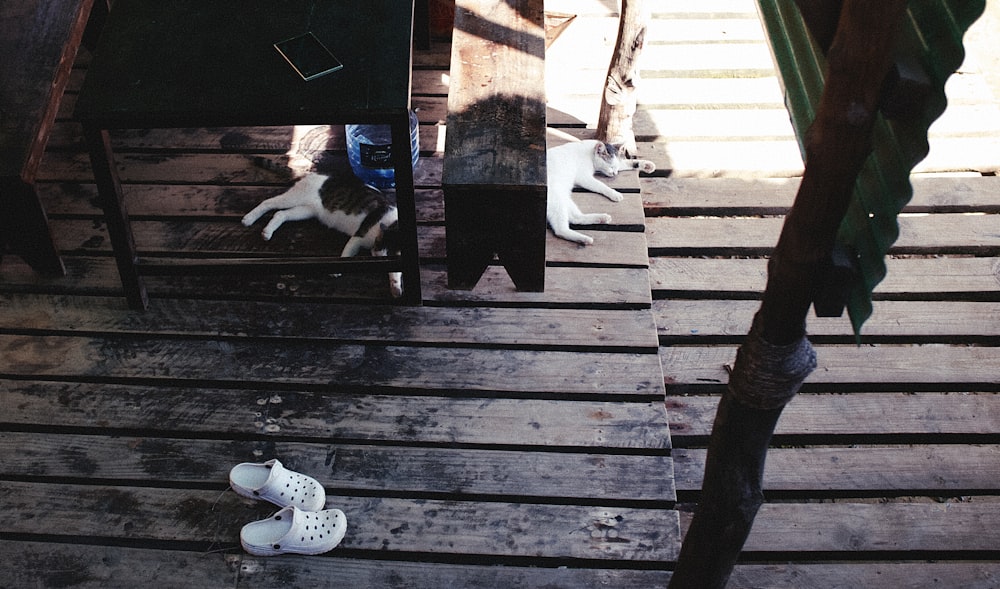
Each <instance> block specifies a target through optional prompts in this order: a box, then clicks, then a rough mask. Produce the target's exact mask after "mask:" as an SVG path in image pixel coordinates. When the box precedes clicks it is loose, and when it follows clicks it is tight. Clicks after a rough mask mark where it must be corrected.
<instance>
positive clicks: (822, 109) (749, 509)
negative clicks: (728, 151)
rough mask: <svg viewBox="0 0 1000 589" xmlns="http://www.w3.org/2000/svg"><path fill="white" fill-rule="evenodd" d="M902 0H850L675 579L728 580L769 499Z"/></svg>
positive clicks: (704, 588) (708, 584) (688, 582)
mask: <svg viewBox="0 0 1000 589" xmlns="http://www.w3.org/2000/svg"><path fill="white" fill-rule="evenodd" d="M905 7H906V0H886V1H885V2H869V1H867V0H845V2H844V3H843V7H842V9H841V12H840V17H839V20H838V24H837V28H836V33H835V35H834V38H833V41H832V44H831V46H830V50H829V52H828V56H827V69H828V74H827V80H826V86H825V88H824V89H823V95H822V98H821V99H820V104H819V109H818V110H817V114H816V119H815V120H814V121H813V124H812V125H811V127H810V129H809V132H808V135H807V138H806V167H805V172H804V174H803V177H802V182H801V184H800V186H799V191H798V195H797V196H796V199H795V204H794V205H793V207H792V209H791V211H790V212H789V214H788V216H787V217H786V219H785V223H784V226H783V228H782V232H781V237H780V238H779V240H778V244H777V246H776V247H775V250H774V254H773V255H772V257H771V260H770V263H769V265H768V282H767V287H766V289H765V291H764V297H763V301H762V303H761V307H760V310H759V311H758V313H757V316H756V317H755V319H754V325H753V327H752V328H751V330H750V334H749V335H748V337H747V341H746V342H745V343H744V344H743V345H742V346H741V347H740V350H739V352H738V354H737V360H736V364H735V366H734V368H733V372H732V374H731V376H730V380H729V386H728V388H727V390H726V392H725V394H724V395H723V398H722V400H721V401H720V403H719V409H718V412H717V413H716V419H715V424H714V427H713V430H712V437H711V441H710V442H709V449H708V457H707V459H706V464H705V478H704V483H703V485H702V492H701V497H700V499H699V501H698V507H697V510H696V512H695V516H694V519H693V521H692V523H691V527H690V529H689V530H688V532H687V537H686V538H685V539H684V544H683V546H682V548H681V553H680V557H679V559H678V563H677V568H676V570H675V571H674V574H673V577H672V578H671V581H670V587H671V589H682V588H699V589H711V588H720V589H721V588H723V587H725V585H726V582H727V580H728V579H729V576H730V574H731V573H732V570H733V566H734V565H735V563H736V560H737V558H738V557H739V553H740V551H741V550H742V548H743V543H744V542H745V541H746V538H747V536H748V535H749V533H750V528H751V526H752V525H753V520H754V517H755V516H756V514H757V510H758V508H759V507H760V505H761V503H762V502H763V494H762V491H761V488H762V483H763V472H764V459H765V457H766V454H767V446H768V443H769V441H770V439H771V435H772V434H773V432H774V426H775V424H776V423H777V420H778V417H779V416H780V414H781V411H782V409H783V408H784V406H785V404H787V402H788V401H789V400H791V398H792V397H793V396H794V395H795V394H796V393H797V392H798V389H799V387H800V386H801V383H802V381H803V380H804V379H805V378H806V376H808V374H809V372H811V370H812V368H813V367H814V364H813V363H814V362H815V357H814V355H813V354H812V349H811V347H810V346H809V343H808V340H807V339H806V315H807V313H808V311H809V306H810V305H811V304H812V302H813V299H814V298H815V296H816V290H817V285H819V284H820V283H821V280H820V279H821V277H822V274H823V271H824V270H823V269H824V266H825V264H826V261H827V260H829V258H830V255H831V252H832V250H833V246H834V238H835V236H836V234H837V230H838V228H839V226H840V223H841V221H842V219H843V216H844V213H845V211H846V209H847V205H848V203H849V201H850V196H851V193H852V187H853V184H854V182H855V179H856V178H857V175H858V172H859V171H860V169H861V166H862V164H863V163H864V161H865V159H866V158H867V157H868V155H869V153H870V151H871V136H872V128H873V125H874V122H875V118H876V111H877V109H878V100H879V92H880V89H881V87H882V81H883V79H884V78H885V75H886V72H887V71H888V69H889V64H890V61H891V55H892V48H893V44H894V40H895V37H896V33H897V30H898V28H899V24H900V23H901V21H902V16H903V12H904V10H905Z"/></svg>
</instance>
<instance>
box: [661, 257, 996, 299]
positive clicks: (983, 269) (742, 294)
mask: <svg viewBox="0 0 1000 589" xmlns="http://www.w3.org/2000/svg"><path fill="white" fill-rule="evenodd" d="M886 267H887V268H888V275H887V276H886V277H885V279H884V280H883V281H882V282H881V283H879V285H878V286H877V287H876V288H875V298H894V299H906V298H910V299H913V298H917V299H929V298H948V299H952V298H955V297H961V298H972V299H973V300H997V297H998V294H1000V258H996V257H977V258H966V257H950V258H902V259H900V258H891V257H890V258H888V259H886ZM649 279H650V284H652V287H653V290H654V291H658V293H663V294H665V293H672V294H674V295H675V296H676V295H683V296H691V295H696V296H704V295H705V293H711V294H709V295H708V296H710V297H712V298H746V297H752V298H758V297H759V296H760V294H761V293H762V292H763V291H764V285H765V282H766V280H767V260H765V259H699V258H661V257H657V258H651V259H650V262H649Z"/></svg>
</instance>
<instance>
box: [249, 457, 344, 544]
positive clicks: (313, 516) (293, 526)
mask: <svg viewBox="0 0 1000 589" xmlns="http://www.w3.org/2000/svg"><path fill="white" fill-rule="evenodd" d="M229 485H230V486H231V487H232V488H233V490H234V491H236V493H237V494H239V495H242V496H243V497H249V498H251V499H263V500H265V501H270V502H271V503H274V504H275V505H277V506H278V507H281V508H282V509H281V511H279V512H277V513H275V514H274V515H272V516H271V517H269V518H268V519H265V520H261V521H257V522H252V523H249V524H247V525H245V526H243V529H242V530H241V531H240V543H241V544H242V545H243V549H244V550H246V551H247V552H249V553H250V554H253V555H254V556H276V555H278V554H322V553H324V552H328V551H330V550H333V549H334V548H336V547H337V545H338V544H340V541H341V540H343V539H344V534H345V533H346V532H347V516H345V515H344V512H343V511H341V510H339V509H324V507H325V506H326V491H324V490H323V485H321V484H319V482H318V481H317V480H316V479H314V478H312V477H309V476H306V475H303V474H299V473H297V472H294V471H291V470H288V469H287V468H285V467H284V466H282V465H281V462H279V461H278V460H268V461H267V462H264V463H261V464H258V463H253V462H244V463H242V464H238V465H236V466H234V467H233V469H232V470H231V471H230V472H229Z"/></svg>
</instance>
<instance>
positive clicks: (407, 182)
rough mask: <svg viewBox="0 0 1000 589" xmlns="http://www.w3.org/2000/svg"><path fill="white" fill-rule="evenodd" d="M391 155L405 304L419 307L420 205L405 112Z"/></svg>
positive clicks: (395, 129) (394, 131)
mask: <svg viewBox="0 0 1000 589" xmlns="http://www.w3.org/2000/svg"><path fill="white" fill-rule="evenodd" d="M391 130H392V155H393V159H394V160H395V161H394V162H393V165H394V166H395V179H396V209H397V210H398V212H399V231H400V237H401V238H402V241H403V247H402V252H401V257H402V262H403V302H404V303H406V304H408V305H419V304H421V302H422V300H423V299H422V297H421V293H420V253H419V251H418V246H417V204H416V197H415V196H414V194H413V165H412V159H411V158H412V153H411V149H410V117H409V114H408V113H404V114H403V115H401V116H400V117H397V118H396V119H395V120H394V121H393V122H392V125H391Z"/></svg>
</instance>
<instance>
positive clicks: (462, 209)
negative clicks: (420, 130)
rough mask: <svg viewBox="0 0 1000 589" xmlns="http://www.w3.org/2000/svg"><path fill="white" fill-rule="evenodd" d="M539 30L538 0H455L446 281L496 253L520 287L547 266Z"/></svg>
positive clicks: (479, 270) (464, 280)
mask: <svg viewBox="0 0 1000 589" xmlns="http://www.w3.org/2000/svg"><path fill="white" fill-rule="evenodd" d="M544 80H545V29H544V10H543V3H542V1H541V0H517V1H513V2H508V1H504V0H459V1H458V2H457V5H456V12H455V32H454V36H453V40H452V57H451V87H450V91H449V95H448V133H447V137H446V142H445V158H444V170H443V176H442V185H443V187H444V195H445V211H446V212H445V216H446V223H447V228H448V236H447V248H448V282H449V286H450V287H451V288H459V289H471V288H472V287H473V286H475V284H476V282H478V280H479V277H480V276H482V274H483V272H484V271H485V270H486V268H487V267H488V266H489V265H490V264H491V263H492V262H493V258H494V255H496V256H497V257H498V259H499V261H500V263H501V264H503V265H504V267H505V268H506V269H507V272H508V274H510V276H511V279H512V280H513V281H514V284H515V285H516V286H517V288H518V289H519V290H524V291H531V292H539V291H542V290H543V289H544V275H545V231H546V224H545V199H546V195H545V192H546V169H545V147H546V143H545V83H544Z"/></svg>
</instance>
